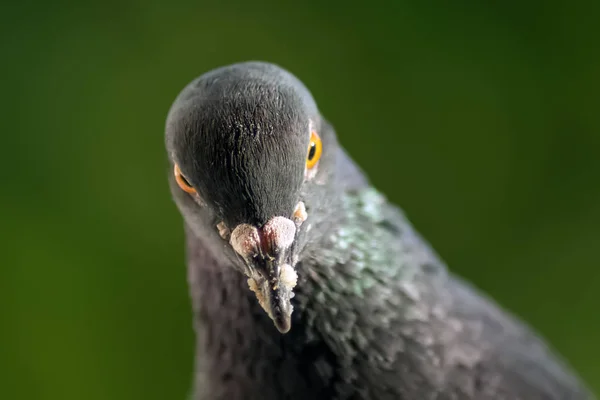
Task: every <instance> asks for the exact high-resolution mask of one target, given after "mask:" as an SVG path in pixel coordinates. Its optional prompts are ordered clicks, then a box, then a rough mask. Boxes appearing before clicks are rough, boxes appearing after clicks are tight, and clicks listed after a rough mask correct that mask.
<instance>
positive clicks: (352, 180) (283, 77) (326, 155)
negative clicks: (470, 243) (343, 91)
mask: <svg viewBox="0 0 600 400" xmlns="http://www.w3.org/2000/svg"><path fill="white" fill-rule="evenodd" d="M311 131H315V132H316V133H317V134H318V136H319V137H320V138H321V140H322V156H321V158H320V160H319V161H318V163H317V164H316V166H314V167H313V168H312V169H309V168H307V167H305V165H306V160H307V149H308V148H309V142H310V140H311ZM310 143H312V142H310ZM166 146H167V151H168V155H169V160H170V162H171V163H172V166H173V167H174V166H175V165H178V166H179V168H180V170H181V173H182V176H183V179H184V182H185V181H187V183H188V184H189V186H191V187H193V188H194V189H195V191H196V192H195V193H194V192H193V191H191V193H188V192H186V191H184V190H182V189H181V187H180V186H179V185H178V184H177V182H176V179H175V178H174V177H173V176H171V190H172V193H173V196H174V199H175V201H176V203H177V205H178V207H179V209H180V210H181V213H182V215H183V217H184V220H185V227H186V235H187V251H188V271H189V276H188V277H189V284H190V290H191V295H192V300H193V310H194V315H195V330H196V334H197V340H196V349H197V350H196V372H195V385H194V395H193V398H194V399H197V400H200V399H202V400H208V399H210V400H217V399H229V400H241V399H245V400H251V399H264V400H275V399H312V400H319V399H323V400H324V399H365V400H367V399H369V400H371V399H372V400H375V399H377V400H385V399H408V400H427V399H438V400H443V399H456V400H467V399H469V400H470V399H477V400H492V399H494V400H500V399H507V400H508V399H510V400H518V399H523V400H525V399H527V400H542V399H544V400H545V399H549V400H551V399H554V400H559V399H560V400H567V399H569V400H579V399H581V400H583V399H593V396H592V394H591V393H590V392H589V391H588V390H587V389H586V388H585V387H584V386H583V385H582V383H581V382H580V381H579V380H578V378H577V377H576V376H575V375H574V374H573V372H572V371H571V369H570V367H569V366H568V365H567V364H565V363H564V362H563V361H562V360H561V359H560V358H559V357H558V356H556V355H553V354H552V350H551V349H549V348H548V347H547V346H546V345H545V344H544V342H543V341H542V340H541V339H540V338H539V336H537V335H536V334H535V333H533V332H532V331H531V330H530V329H529V328H528V327H527V326H525V325H524V324H523V323H521V322H519V321H518V320H516V319H515V318H514V317H512V316H510V315H509V314H507V313H505V312H503V311H502V310H500V309H499V308H498V306H497V305H495V303H494V302H493V301H491V300H490V299H488V298H487V297H485V296H484V295H482V294H480V293H479V292H478V291H477V290H476V289H474V288H472V287H471V286H469V285H468V284H467V283H465V282H463V281H462V280H460V279H458V278H457V277H454V276H452V275H451V274H449V273H448V272H447V270H446V267H445V265H444V264H443V262H442V261H440V259H439V258H438V256H437V255H436V254H435V253H434V252H433V251H432V250H431V249H430V247H429V246H428V244H427V243H426V242H425V241H424V240H423V239H422V238H421V237H420V236H419V235H418V233H416V232H415V231H414V230H413V228H412V227H411V225H410V223H409V222H408V221H407V220H406V218H405V217H404V215H403V214H402V212H401V211H400V210H399V209H398V208H396V207H395V206H393V205H392V204H390V203H388V202H387V201H386V200H385V198H384V197H383V196H382V195H381V194H379V193H378V192H377V191H376V190H375V189H373V188H372V187H371V186H370V184H369V183H368V181H367V179H366V178H365V177H364V175H363V174H362V172H361V171H360V170H359V169H358V168H357V167H356V166H355V165H354V163H353V162H352V161H351V159H350V158H349V157H348V156H347V155H346V154H345V152H344V151H343V150H342V148H341V147H340V146H339V145H338V143H337V139H336V135H335V133H334V130H333V128H332V127H331V126H330V125H329V124H328V123H327V121H326V120H325V119H323V117H322V116H321V115H320V114H319V112H318V110H317V106H316V105H315V102H314V101H313V99H312V97H311V95H310V93H309V91H308V90H307V89H306V88H305V87H304V85H303V84H302V83H301V82H300V81H298V80H297V79H296V78H295V77H294V76H292V75H291V74H290V73H288V72H286V71H284V70H282V69H281V68H279V67H277V66H274V65H272V64H267V63H259V62H250V63H241V64H235V65H232V66H228V67H223V68H220V69H217V70H214V71H211V72H209V73H207V74H205V75H202V76H201V77H199V78H198V79H196V80H194V81H193V82H192V83H190V85H188V86H187V87H186V88H185V89H184V90H183V91H182V92H181V94H180V95H179V97H178V98H177V99H176V101H175V103H174V104H173V107H172V108H171V110H170V112H169V116H168V119H167V125H166ZM304 209H305V211H306V212H305V213H304V212H303V211H304ZM290 235H291V236H290ZM294 271H295V272H297V275H298V278H297V284H296V285H295V286H294V283H293V280H294V279H291V278H290V276H294ZM284 275H285V276H284ZM249 286H250V288H252V290H253V291H254V292H255V293H256V295H255V294H253V293H252V291H251V290H250V288H249ZM294 295H295V296H294ZM257 299H258V300H259V301H257ZM259 302H260V304H261V305H259ZM292 306H293V311H292ZM265 311H266V312H265ZM290 328H291V329H290ZM280 331H281V332H287V333H285V334H281V333H280ZM288 331H289V332H288Z"/></svg>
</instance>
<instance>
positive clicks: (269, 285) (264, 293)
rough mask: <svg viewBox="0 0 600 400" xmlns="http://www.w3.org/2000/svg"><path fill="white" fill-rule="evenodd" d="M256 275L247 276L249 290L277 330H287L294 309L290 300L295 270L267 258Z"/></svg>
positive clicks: (294, 282)
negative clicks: (263, 266)
mask: <svg viewBox="0 0 600 400" xmlns="http://www.w3.org/2000/svg"><path fill="white" fill-rule="evenodd" d="M258 275H260V276H258V277H257V276H256V274H254V276H251V277H250V278H248V286H249V287H250V290H252V291H253V292H254V294H255V295H256V299H257V300H258V303H259V304H260V306H261V307H262V308H263V310H265V312H266V313H267V314H268V315H269V317H270V318H271V319H272V320H273V323H274V324H275V327H276V328H277V329H278V330H279V332H281V333H287V332H289V330H290V328H291V318H292V311H293V309H294V307H293V306H292V303H291V300H292V298H293V297H294V292H293V289H294V286H296V280H297V275H296V271H294V268H293V267H292V266H290V265H289V264H283V265H280V263H278V262H277V261H276V260H268V261H266V262H265V268H264V269H263V268H261V269H259V274H258Z"/></svg>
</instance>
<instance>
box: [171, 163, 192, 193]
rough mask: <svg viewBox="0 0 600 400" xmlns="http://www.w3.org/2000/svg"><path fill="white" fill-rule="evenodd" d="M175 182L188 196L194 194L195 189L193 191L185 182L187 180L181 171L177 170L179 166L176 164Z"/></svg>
mask: <svg viewBox="0 0 600 400" xmlns="http://www.w3.org/2000/svg"><path fill="white" fill-rule="evenodd" d="M175 180H176V181H177V184H178V185H179V187H180V188H181V190H183V191H184V192H187V193H189V194H194V193H196V189H194V188H193V187H192V185H191V184H190V183H189V182H188V181H187V179H185V177H184V176H183V174H182V173H181V170H180V169H179V165H177V164H175Z"/></svg>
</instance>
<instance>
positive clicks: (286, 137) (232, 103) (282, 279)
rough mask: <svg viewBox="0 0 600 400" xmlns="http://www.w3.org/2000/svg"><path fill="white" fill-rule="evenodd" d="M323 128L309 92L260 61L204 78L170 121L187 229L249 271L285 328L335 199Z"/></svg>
mask: <svg viewBox="0 0 600 400" xmlns="http://www.w3.org/2000/svg"><path fill="white" fill-rule="evenodd" d="M324 125H325V123H324V122H323V121H322V118H321V117H320V115H319V112H318V110H317V106H316V104H315V101H314V100H313V98H312V96H311V94H310V93H309V91H308V90H307V88H306V87H305V86H304V85H303V84H302V83H301V82H300V81H299V80H298V79H296V78H295V77H294V76H293V75H292V74H290V73H289V72H287V71H285V70H283V69H281V68H280V67H278V66H275V65H273V64H267V63H261V62H248V63H240V64H234V65H230V66H227V67H222V68H218V69H216V70H213V71H210V72H208V73H206V74H204V75H202V76H200V77H199V78H197V79H195V80H194V81H192V82H191V83H190V84H188V85H187V86H186V87H185V88H184V89H183V90H182V92H181V93H180V94H179V96H178V97H177V99H176V100H175V102H174V103H173V105H172V107H171V109H170V111H169V115H168V117H167V123H166V134H165V139H166V147H167V152H168V156H169V161H170V163H171V173H170V176H171V179H170V183H171V185H170V186H171V191H172V194H173V197H174V199H175V201H176V203H177V205H178V207H179V209H180V211H181V213H182V215H183V217H184V219H185V222H186V225H187V227H188V231H191V233H192V234H194V235H195V236H196V237H198V238H201V239H202V240H203V241H205V242H206V245H207V247H209V248H210V249H211V251H212V252H213V255H214V256H215V257H218V258H222V259H226V260H227V261H228V262H229V263H230V264H232V265H233V267H234V268H236V269H238V270H239V271H240V273H243V274H245V275H246V276H247V277H248V285H249V289H250V290H252V291H253V292H254V293H255V295H256V298H257V300H258V302H259V303H260V305H261V306H262V307H263V309H264V310H265V311H266V312H267V314H268V315H269V316H270V318H271V319H272V320H273V322H274V323H275V326H276V327H277V328H278V329H279V331H280V332H282V333H285V332H287V331H289V329H290V325H291V322H290V321H291V314H292V305H291V302H290V300H291V298H293V296H294V292H293V291H294V287H295V286H296V283H297V274H296V269H295V267H296V264H297V263H298V260H299V259H300V258H301V254H302V251H303V249H304V248H305V246H306V243H307V242H308V241H309V240H310V237H311V232H310V231H311V230H315V227H314V225H315V224H314V222H318V221H319V220H320V218H319V215H320V214H321V213H322V210H323V208H324V207H326V206H327V204H326V199H327V198H328V197H330V196H327V193H328V191H331V187H330V185H328V182H329V181H330V179H329V171H330V170H332V168H330V167H329V165H330V164H332V163H333V162H334V151H333V150H334V148H335V147H336V141H335V135H334V133H333V131H332V130H330V129H325V128H324ZM322 128H323V129H322Z"/></svg>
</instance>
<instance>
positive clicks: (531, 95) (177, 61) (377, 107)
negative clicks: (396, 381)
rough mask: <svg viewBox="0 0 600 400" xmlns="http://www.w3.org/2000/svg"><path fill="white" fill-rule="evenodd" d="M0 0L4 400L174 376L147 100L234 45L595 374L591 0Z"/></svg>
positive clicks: (180, 328)
mask: <svg viewBox="0 0 600 400" xmlns="http://www.w3.org/2000/svg"><path fill="white" fill-rule="evenodd" d="M0 7H1V12H0V22H1V24H0V33H1V35H0V60H1V62H0V71H1V76H2V93H1V95H0V102H1V104H0V113H1V120H0V121H1V124H2V126H1V131H0V154H1V156H0V176H1V177H2V180H1V181H0V227H1V229H0V235H1V236H0V246H1V250H0V268H1V269H0V271H1V276H0V310H1V312H0V368H1V369H2V370H1V371H0V398H2V399H26V400H29V399H31V400H38V399H39V400H50V399H61V400H71V399H73V400H75V399H78V400H80V399H86V400H96V399H97V400H107V399H110V400H121V399H123V400H125V399H127V400H135V399H144V400H152V399H157V400H158V399H183V398H184V397H185V395H186V393H187V391H188V386H189V383H190V378H191V374H192V341H193V333H192V329H191V317H190V307H189V301H188V294H187V286H186V278H185V266H184V259H183V257H184V254H183V232H182V222H181V218H180V216H179V215H178V213H177V211H176V209H175V206H174V205H173V204H172V202H171V199H170V196H169V192H168V189H167V184H166V176H167V174H168V173H169V171H168V170H167V163H166V158H165V154H164V149H163V127H164V121H165V117H166V113H167V111H168V109H169V106H170V104H171V102H172V101H173V100H174V98H175V96H176V95H177V93H178V92H179V90H180V89H182V88H183V86H184V85H185V84H186V83H188V82H189V81H190V80H191V79H193V78H194V77H196V76H197V75H199V74H201V73H203V72H205V71H207V70H209V69H212V68H214V67H217V66H220V65H223V64H228V63H232V62H236V61H244V60H252V59H254V60H256V59H258V60H267V61H272V62H276V63H278V64H280V65H282V66H284V67H286V68H288V69H289V70H291V71H292V72H293V73H295V74H296V75H298V76H299V77H300V78H301V79H302V80H304V81H305V83H306V84H307V85H308V86H309V88H310V89H311V90H312V92H313V94H314V96H315V97H316V99H317V100H318V102H319V105H320V108H321V110H322V112H323V113H324V114H325V116H326V117H327V118H328V119H329V120H330V121H332V123H333V124H334V125H335V127H336V128H337V131H338V133H339V136H340V140H341V142H342V143H343V145H344V146H345V147H346V148H347V149H348V151H349V152H350V153H351V155H352V156H353V157H354V158H355V159H356V160H357V161H358V162H359V163H360V165H361V166H362V167H363V168H364V169H365V171H367V172H368V173H369V175H370V177H371V179H372V181H373V182H374V184H375V185H377V187H378V188H380V189H381V190H382V191H384V192H385V193H386V194H387V195H388V197H389V198H390V199H392V200H393V201H395V202H397V203H398V204H401V205H402V207H403V208H404V209H405V211H406V212H407V214H408V216H409V217H410V218H411V219H412V221H413V222H414V224H415V225H416V226H417V228H418V229H419V230H420V231H421V232H422V233H423V234H424V235H425V236H426V237H427V238H428V239H429V241H430V242H432V244H433V245H434V246H435V248H436V249H437V250H438V251H439V253H440V254H441V255H442V256H443V257H444V259H445V260H446V261H447V262H448V263H449V265H450V266H451V268H452V269H453V270H454V271H455V272H456V273H459V274H461V275H463V276H466V277H467V278H469V279H470V280H472V281H474V282H475V283H476V284H477V285H478V286H480V287H481V288H483V289H484V290H485V291H487V292H489V293H490V294H491V295H493V296H494V297H495V298H496V299H498V301H499V302H500V303H501V304H502V305H504V306H505V307H508V308H510V309H511V310H513V311H514V312H515V313H517V314H518V315H520V316H522V317H523V318H524V319H526V320H527V321H528V322H529V323H530V324H531V325H533V326H534V327H535V328H536V329H538V330H539V331H540V332H542V333H543V334H544V335H545V336H546V337H547V338H548V340H549V341H550V342H551V343H552V345H553V346H554V347H555V348H556V349H558V350H559V351H560V352H561V353H562V354H563V355H564V356H565V357H566V358H568V359H569V360H570V362H571V364H572V365H573V366H574V367H575V368H576V369H577V371H578V372H579V373H580V374H581V376H582V377H583V378H584V379H586V380H587V381H588V382H589V384H590V385H591V386H592V387H593V388H594V389H595V390H596V391H599V392H600V361H599V360H600V340H599V338H600V312H599V311H598V307H599V306H600V295H599V294H598V288H599V286H600V262H599V258H598V253H599V249H600V247H599V245H600V184H599V183H600V160H599V155H600V116H599V112H598V107H599V100H600V96H599V90H600V74H599V71H600V50H599V46H598V40H599V39H600V28H599V27H598V20H600V18H598V16H599V15H600V13H599V11H600V2H597V1H592V0H590V1H572V2H558V1H557V2H552V1H551V2H548V1H546V2H541V1H519V2H517V1H502V2H477V1H464V0H458V1H453V2H446V1H442V0H431V1H425V2H423V1H418V0H389V1H383V0H371V1H369V2H365V3H362V2H358V1H356V2H355V1H328V2H317V1H304V2H295V3H287V4H283V3H280V2H275V1H272V2H270V3H268V2H262V1H252V2H249V1H238V2H219V1H210V2H205V1H172V2H162V3H160V2H155V1H141V0H138V1H136V0H123V1H121V2H117V1H111V0H108V1H102V2H94V3H86V2H80V1H73V2H67V1H55V2H44V1H41V0H39V1H36V0H32V1H23V2H16V1H12V2H4V3H3V4H2V6H0Z"/></svg>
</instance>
